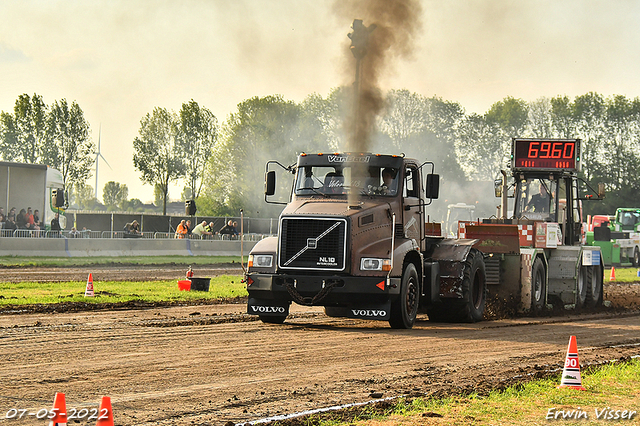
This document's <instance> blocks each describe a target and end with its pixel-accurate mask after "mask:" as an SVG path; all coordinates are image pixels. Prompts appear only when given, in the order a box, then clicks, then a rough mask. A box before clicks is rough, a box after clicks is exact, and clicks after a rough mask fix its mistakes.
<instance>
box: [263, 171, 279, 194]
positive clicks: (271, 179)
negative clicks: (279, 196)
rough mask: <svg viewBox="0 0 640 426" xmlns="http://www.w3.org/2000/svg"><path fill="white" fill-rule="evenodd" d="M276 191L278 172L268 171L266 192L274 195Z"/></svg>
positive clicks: (265, 181) (265, 184) (265, 182)
mask: <svg viewBox="0 0 640 426" xmlns="http://www.w3.org/2000/svg"><path fill="white" fill-rule="evenodd" d="M275 193H276V172H275V171H274V170H271V171H269V172H267V174H266V175H265V178H264V194H265V195H273V194H275Z"/></svg>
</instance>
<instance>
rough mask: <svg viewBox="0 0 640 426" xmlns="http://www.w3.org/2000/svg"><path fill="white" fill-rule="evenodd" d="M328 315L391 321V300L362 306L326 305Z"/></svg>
mask: <svg viewBox="0 0 640 426" xmlns="http://www.w3.org/2000/svg"><path fill="white" fill-rule="evenodd" d="M324 311H325V313H326V314H327V316H330V317H344V318H358V319H366V320H379V321H389V318H391V302H386V303H380V304H376V305H360V306H325V308H324Z"/></svg>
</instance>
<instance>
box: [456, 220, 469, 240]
mask: <svg viewBox="0 0 640 426" xmlns="http://www.w3.org/2000/svg"><path fill="white" fill-rule="evenodd" d="M465 225H466V223H465V222H462V221H460V222H458V238H467V227H466V226H465Z"/></svg>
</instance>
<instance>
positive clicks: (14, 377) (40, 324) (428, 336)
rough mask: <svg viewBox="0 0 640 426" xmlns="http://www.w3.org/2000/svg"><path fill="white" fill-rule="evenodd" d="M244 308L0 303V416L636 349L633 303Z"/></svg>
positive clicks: (137, 408) (332, 394)
mask: <svg viewBox="0 0 640 426" xmlns="http://www.w3.org/2000/svg"><path fill="white" fill-rule="evenodd" d="M637 287H639V286H638V285H629V286H626V287H625V288H624V292H625V293H632V294H636V293H637ZM611 288H613V287H611ZM618 290H619V289H618ZM608 291H609V290H608ZM616 291H617V290H616ZM609 298H611V297H609ZM624 299H625V300H628V299H629V298H628V297H626V298H624ZM245 309H246V308H245V306H244V305H237V304H236V305H201V306H191V307H170V308H151V309H141V310H122V311H99V312H80V313H57V314H26V315H6V314H5V315H0V342H1V343H2V344H1V345H0V377H2V381H1V382H0V423H2V424H8V425H9V424H10V425H19V424H25V425H27V424H29V425H33V424H44V423H43V422H40V421H37V420H35V419H34V418H33V416H32V417H30V418H27V419H26V420H25V419H23V420H5V419H4V417H5V413H6V412H7V411H8V410H9V409H11V408H16V409H28V410H30V411H31V412H36V411H37V410H39V409H42V408H51V404H52V401H53V396H54V393H55V392H64V393H65V395H66V401H67V408H68V409H71V408H75V409H77V410H79V409H81V408H89V409H90V408H97V404H98V403H99V401H100V398H101V396H103V395H108V396H110V397H111V398H112V403H113V410H114V416H115V422H116V424H118V425H223V424H225V423H226V422H229V421H230V422H233V423H239V422H244V421H251V420H257V419H261V418H265V417H269V416H273V415H276V414H283V413H292V412H299V411H302V410H308V409H314V408H321V407H328V406H332V405H339V404H346V403H351V402H361V401H367V400H370V399H374V398H379V397H383V398H385V397H393V396H398V395H402V394H409V395H442V394H447V393H450V392H460V391H470V390H474V389H475V390H479V391H481V392H483V391H488V390H490V389H494V388H500V387H502V386H504V385H505V384H508V383H510V382H512V381H513V380H519V379H520V378H522V377H523V376H524V377H526V376H527V375H529V376H531V377H533V376H541V375H545V374H549V372H551V371H554V370H556V369H558V368H560V367H561V365H562V363H563V361H564V357H565V353H566V349H567V343H568V338H569V336H570V335H576V336H577V339H578V347H579V355H580V361H581V363H583V364H587V363H598V362H603V361H606V360H611V359H619V358H621V357H628V356H633V355H638V354H640V321H639V317H640V313H639V312H638V310H637V309H636V310H631V311H629V310H628V311H626V312H622V313H621V312H620V311H619V310H608V311H605V312H601V313H596V314H583V315H570V316H566V317H562V318H519V319H510V320H499V321H485V322H482V323H478V324H434V323H430V322H428V321H427V320H426V317H424V316H420V317H419V320H418V322H417V324H416V327H415V328H414V329H413V330H402V331H401V330H391V329H389V328H388V325H387V324H386V323H380V322H368V321H359V320H346V319H335V318H328V317H325V316H324V315H323V314H322V312H321V310H319V309H317V308H305V307H296V308H295V309H293V314H294V315H293V318H290V319H288V320H287V322H286V323H285V324H284V325H280V326H277V325H265V324H262V323H261V322H258V321H248V318H247V316H246V315H244V310H245ZM613 403H614V402H612V404H613ZM545 414H546V411H545V412H541V413H540V419H541V420H540V421H541V422H543V419H544V416H545ZM70 424H91V425H93V424H95V420H93V421H91V422H87V421H84V422H81V423H70Z"/></svg>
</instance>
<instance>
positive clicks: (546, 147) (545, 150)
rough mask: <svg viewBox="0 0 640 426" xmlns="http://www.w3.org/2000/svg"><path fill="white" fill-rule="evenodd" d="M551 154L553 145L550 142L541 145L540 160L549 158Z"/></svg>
mask: <svg viewBox="0 0 640 426" xmlns="http://www.w3.org/2000/svg"><path fill="white" fill-rule="evenodd" d="M550 152H551V143H550V142H542V143H541V144H540V154H541V155H540V158H549V153H550Z"/></svg>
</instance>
